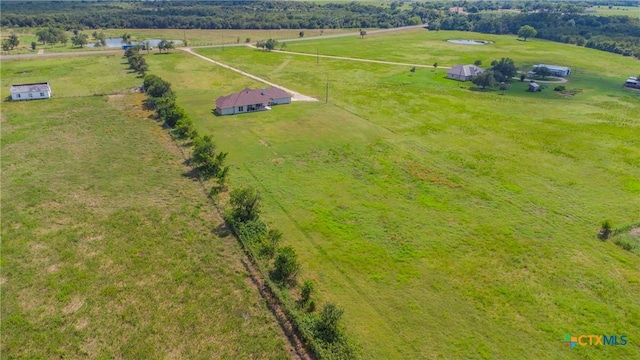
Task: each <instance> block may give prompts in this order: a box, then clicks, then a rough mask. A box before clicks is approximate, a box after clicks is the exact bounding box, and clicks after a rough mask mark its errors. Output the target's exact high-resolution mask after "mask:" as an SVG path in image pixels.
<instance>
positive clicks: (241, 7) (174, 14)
mask: <svg viewBox="0 0 640 360" xmlns="http://www.w3.org/2000/svg"><path fill="white" fill-rule="evenodd" d="M413 9H414V8H413V7H411V8H407V7H400V6H397V4H396V6H388V7H387V6H376V5H369V4H363V3H358V2H353V3H334V4H315V3H312V2H288V1H287V2H285V1H278V2H276V1H273V2H272V1H269V2H264V1H206V2H205V1H201V2H189V3H184V2H179V1H175V2H167V1H163V2H146V1H144V2H143V1H135V2H133V1H132V2H131V3H130V6H126V7H122V6H118V5H117V3H113V4H110V3H105V2H100V3H95V2H83V3H79V2H71V3H69V2H64V1H62V2H34V3H33V4H30V5H29V6H28V7H25V6H24V5H22V4H19V5H18V4H13V3H11V2H9V3H7V4H4V3H3V8H2V10H3V13H2V18H0V25H1V26H8V27H41V26H60V27H65V28H68V29H75V28H79V29H87V28H88V29H97V28H181V29H194V28H195V29H328V28H358V27H381V28H389V27H396V26H403V25H411V24H415V23H420V22H422V21H423V18H422V17H421V16H420V15H418V14H417V13H416V12H415V11H413ZM256 14H259V15H258V16H256Z"/></svg>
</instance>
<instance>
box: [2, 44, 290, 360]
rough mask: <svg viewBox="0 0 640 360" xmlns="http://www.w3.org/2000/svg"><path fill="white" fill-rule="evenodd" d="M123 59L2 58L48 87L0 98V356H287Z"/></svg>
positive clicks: (17, 75) (10, 69) (233, 247)
mask: <svg viewBox="0 0 640 360" xmlns="http://www.w3.org/2000/svg"><path fill="white" fill-rule="evenodd" d="M122 61H123V60H122V59H121V58H120V57H107V56H95V57H82V58H54V59H43V60H20V61H3V63H2V70H1V75H2V94H3V97H6V96H7V95H8V89H9V85H10V84H15V83H25V82H34V81H50V82H51V84H52V86H53V94H54V97H53V98H52V99H50V100H39V101H30V102H6V101H5V102H3V103H2V105H1V106H2V113H1V115H2V117H1V119H2V120H1V121H2V124H1V125H2V260H1V261H2V262H1V264H2V273H1V277H0V281H1V284H2V310H1V313H2V315H1V316H2V334H1V346H2V350H1V351H2V355H3V358H7V359H10V358H41V359H50V358H65V359H73V358H76V359H80V358H82V359H84V358H126V359H149V358H236V359H239V358H242V359H248V358H261V359H262V358H287V357H289V356H288V355H289V352H288V350H287V347H286V345H285V339H284V336H283V335H282V332H281V330H280V328H279V327H278V325H277V323H276V321H275V319H274V317H273V315H272V314H271V313H270V312H269V310H268V309H267V308H266V306H265V305H264V301H263V300H262V298H261V297H260V295H259V294H258V292H257V290H256V289H255V287H254V285H253V284H252V283H251V281H249V280H248V278H247V274H246V271H245V269H244V267H243V266H242V264H241V262H240V257H241V256H242V255H241V254H242V252H241V250H240V249H239V246H238V244H237V242H236V241H235V240H234V239H232V238H229V237H226V238H219V237H217V236H216V235H215V234H214V229H215V227H216V226H217V225H218V224H219V220H218V218H217V216H216V214H215V212H214V211H213V209H212V206H211V204H210V203H209V201H208V200H207V199H206V197H205V194H204V193H203V191H202V188H201V187H200V185H199V184H198V183H196V182H194V181H193V180H191V179H189V178H188V177H186V176H184V174H185V172H187V171H188V168H187V167H185V165H184V163H183V162H184V158H183V155H182V154H181V152H180V149H179V148H177V147H176V145H175V144H174V143H173V142H172V141H171V140H170V138H169V137H168V135H167V133H166V131H165V130H163V129H162V128H161V126H159V124H158V123H156V122H155V121H153V120H152V119H150V118H149V117H150V115H151V112H149V111H147V110H144V108H143V106H142V103H143V100H144V95H143V94H140V93H133V92H131V89H132V88H133V87H135V86H138V85H139V84H140V82H141V80H140V79H137V78H136V77H135V76H134V75H133V74H127V73H126V71H125V66H124V65H122V64H121V63H122ZM103 94H108V95H103Z"/></svg>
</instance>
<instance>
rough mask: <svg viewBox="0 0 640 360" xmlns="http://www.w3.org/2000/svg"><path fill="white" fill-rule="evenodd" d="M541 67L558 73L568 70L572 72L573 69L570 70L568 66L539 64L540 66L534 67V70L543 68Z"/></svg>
mask: <svg viewBox="0 0 640 360" xmlns="http://www.w3.org/2000/svg"><path fill="white" fill-rule="evenodd" d="M541 67H546V68H547V69H549V70H558V71H567V70H571V68H568V67H566V66H558V65H547V64H538V65H533V68H534V69H536V68H541Z"/></svg>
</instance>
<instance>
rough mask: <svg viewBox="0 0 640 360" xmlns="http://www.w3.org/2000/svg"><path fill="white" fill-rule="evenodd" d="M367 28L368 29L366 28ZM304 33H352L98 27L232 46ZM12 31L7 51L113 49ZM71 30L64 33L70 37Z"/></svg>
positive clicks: (113, 34)
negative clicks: (16, 40)
mask: <svg viewBox="0 0 640 360" xmlns="http://www.w3.org/2000/svg"><path fill="white" fill-rule="evenodd" d="M368 30H370V29H368ZM93 31H94V30H91V31H89V30H87V31H83V33H85V34H87V35H88V36H89V43H90V44H91V43H95V40H94V39H93V38H92V35H91V34H92V33H93ZM301 31H303V32H304V37H314V36H329V35H336V34H344V33H349V32H354V29H324V30H320V29H281V30H231V29H230V30H204V29H187V30H182V29H104V30H98V32H103V33H104V34H105V35H106V37H107V38H120V37H122V35H123V34H124V33H127V34H130V35H131V40H132V41H143V40H145V39H167V40H179V41H183V40H184V39H186V40H187V43H188V45H189V46H208V45H222V44H225V45H233V44H238V43H240V44H244V43H245V41H246V39H250V41H251V42H252V43H254V44H255V42H256V41H258V40H266V39H269V38H273V39H278V40H281V39H295V38H298V37H299V34H300V32H301ZM13 32H15V33H16V34H17V35H18V36H19V37H20V45H19V46H18V48H17V49H15V50H12V51H11V54H28V53H36V52H37V51H38V50H40V49H44V51H45V52H76V51H103V50H113V49H114V48H99V47H98V48H95V47H87V46H85V47H83V48H79V47H74V46H72V44H71V41H69V42H68V43H67V44H66V45H65V44H46V45H43V44H42V43H40V42H38V39H37V36H36V30H34V29H30V28H18V29H9V28H7V29H2V38H3V39H4V38H8V37H9V35H10V34H11V33H13ZM72 35H73V33H71V32H68V36H69V37H71V36H72ZM33 41H35V42H36V43H37V45H36V50H35V51H33V50H31V42H33Z"/></svg>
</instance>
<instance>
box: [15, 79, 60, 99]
mask: <svg viewBox="0 0 640 360" xmlns="http://www.w3.org/2000/svg"><path fill="white" fill-rule="evenodd" d="M50 97H51V85H50V84H49V83H48V82H45V83H34V84H17V85H11V100H14V101H15V100H35V99H49V98H50Z"/></svg>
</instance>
